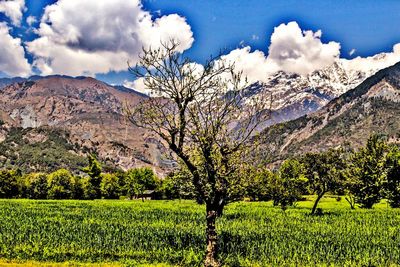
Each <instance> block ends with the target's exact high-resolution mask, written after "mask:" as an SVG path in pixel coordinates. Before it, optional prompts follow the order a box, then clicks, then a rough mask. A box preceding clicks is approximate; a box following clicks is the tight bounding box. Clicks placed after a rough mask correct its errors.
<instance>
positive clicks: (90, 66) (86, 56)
mask: <svg viewBox="0 0 400 267" xmlns="http://www.w3.org/2000/svg"><path fill="white" fill-rule="evenodd" d="M83 18H84V19H83ZM36 33H37V34H38V35H39V37H38V38H37V39H35V40H33V41H32V42H28V43H27V44H26V45H27V50H28V51H29V52H30V53H32V55H33V56H34V58H35V60H34V65H35V66H36V67H37V68H38V69H39V70H40V71H41V72H42V74H44V75H49V74H57V73H59V74H66V75H72V76H76V75H90V76H93V75H94V74H96V73H107V72H109V71H121V70H126V69H127V61H128V60H129V61H130V63H131V64H135V63H136V62H137V60H138V54H139V53H140V52H141V50H142V47H143V46H145V47H148V46H152V47H158V46H159V45H160V40H163V41H168V40H169V39H175V40H177V41H178V42H179V43H180V46H179V47H178V50H179V51H184V50H186V49H188V48H190V47H191V45H192V43H193V40H194V39H193V33H192V31H191V28H190V26H189V25H188V24H187V23H186V20H185V18H183V17H180V16H178V15H176V14H172V15H168V16H162V17H160V18H158V19H156V20H154V21H153V20H152V18H151V15H150V13H149V12H147V11H144V10H143V9H142V5H141V3H140V0H130V1H126V0H113V1H109V0H86V1H79V0H59V1H58V2H56V3H55V4H53V5H50V6H47V7H46V8H45V11H44V15H43V17H42V18H41V22H40V26H39V28H38V29H37V30H36Z"/></svg>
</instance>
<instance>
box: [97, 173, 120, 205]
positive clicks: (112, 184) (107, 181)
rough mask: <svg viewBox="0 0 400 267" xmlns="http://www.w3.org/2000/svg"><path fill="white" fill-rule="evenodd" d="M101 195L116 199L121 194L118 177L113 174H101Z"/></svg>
mask: <svg viewBox="0 0 400 267" xmlns="http://www.w3.org/2000/svg"><path fill="white" fill-rule="evenodd" d="M100 190H101V195H102V196H103V197H104V198H107V199H117V198H119V196H120V194H121V188H120V186H119V178H118V177H117V176H116V175H115V174H109V173H106V174H102V175H101V183H100Z"/></svg>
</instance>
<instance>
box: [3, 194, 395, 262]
mask: <svg viewBox="0 0 400 267" xmlns="http://www.w3.org/2000/svg"><path fill="white" fill-rule="evenodd" d="M311 205H312V201H311V199H310V200H309V201H303V202H300V203H298V205H297V207H296V208H291V209H288V210H287V211H286V212H283V211H281V210H280V209H279V208H275V207H272V205H271V203H270V202H252V203H250V202H238V203H233V204H230V205H228V207H227V209H226V212H225V214H224V216H223V217H222V218H221V219H220V220H219V222H218V231H219V233H220V237H221V245H220V256H221V260H222V262H223V264H224V265H225V266H271V265H272V266H316V265H321V266H397V265H400V227H399V225H400V210H397V209H391V208H388V207H387V205H386V204H385V203H381V204H379V205H376V206H375V207H374V209H373V210H361V209H357V210H355V211H354V210H350V209H349V206H348V205H347V203H346V202H345V200H341V201H339V202H338V201H336V200H335V199H334V198H329V197H326V198H324V199H323V200H322V201H321V203H320V207H321V208H323V210H324V212H325V214H324V215H322V216H310V215H309V214H308V213H309V212H310V207H311ZM204 213H205V212H204V206H199V205H197V204H195V203H194V202H192V201H146V202H141V201H74V200H66V201H52V200H48V201H34V200H0V257H1V259H2V260H1V261H0V266H7V264H10V265H13V266H22V265H16V264H17V263H26V264H27V265H28V266H39V265H41V263H44V262H48V265H47V266H90V265H92V263H97V264H98V263H103V265H99V264H98V265H97V266H118V265H128V266H160V267H161V266H170V265H172V266H174V265H178V266H201V261H202V258H203V251H204V229H205V226H204ZM66 262H67V263H66ZM57 263H62V264H57ZM88 263H89V264H88ZM104 263H107V265H104ZM36 264H38V265H36Z"/></svg>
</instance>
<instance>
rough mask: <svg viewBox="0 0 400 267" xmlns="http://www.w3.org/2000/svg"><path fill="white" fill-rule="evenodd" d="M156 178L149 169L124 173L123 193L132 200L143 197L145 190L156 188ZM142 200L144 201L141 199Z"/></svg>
mask: <svg viewBox="0 0 400 267" xmlns="http://www.w3.org/2000/svg"><path fill="white" fill-rule="evenodd" d="M157 183H158V180H157V177H156V176H155V175H154V172H153V170H152V169H150V168H136V169H130V170H128V171H127V172H126V181H125V191H126V193H127V195H128V196H129V197H130V198H131V199H132V198H133V197H134V196H136V197H138V196H139V195H143V193H144V191H145V190H153V189H155V188H156V187H157ZM142 200H144V199H143V198H142Z"/></svg>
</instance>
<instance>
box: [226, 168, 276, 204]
mask: <svg viewBox="0 0 400 267" xmlns="http://www.w3.org/2000/svg"><path fill="white" fill-rule="evenodd" d="M274 179H275V174H274V173H273V172H271V171H270V170H268V169H267V168H257V169H254V168H250V169H249V170H247V173H246V174H244V173H242V179H241V180H240V183H241V184H242V185H243V186H238V185H236V187H234V189H236V190H237V192H235V194H236V198H237V199H240V198H243V196H245V197H248V198H250V199H251V200H253V201H255V200H270V199H271V197H272V195H273V192H272V184H273V181H274ZM231 192H232V190H231Z"/></svg>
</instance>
